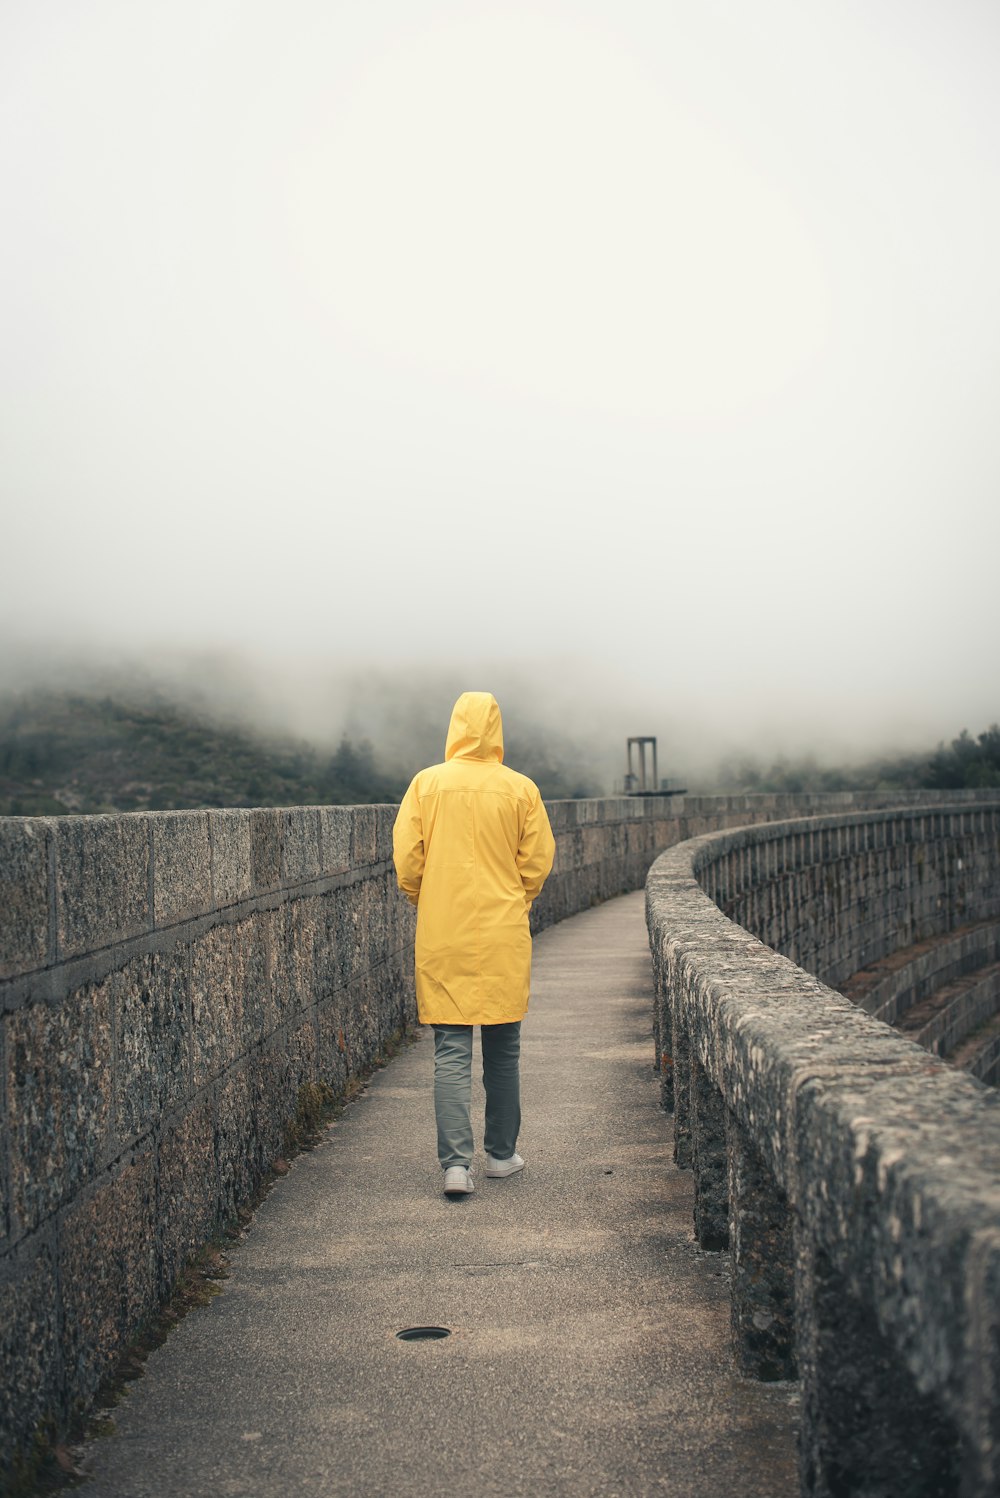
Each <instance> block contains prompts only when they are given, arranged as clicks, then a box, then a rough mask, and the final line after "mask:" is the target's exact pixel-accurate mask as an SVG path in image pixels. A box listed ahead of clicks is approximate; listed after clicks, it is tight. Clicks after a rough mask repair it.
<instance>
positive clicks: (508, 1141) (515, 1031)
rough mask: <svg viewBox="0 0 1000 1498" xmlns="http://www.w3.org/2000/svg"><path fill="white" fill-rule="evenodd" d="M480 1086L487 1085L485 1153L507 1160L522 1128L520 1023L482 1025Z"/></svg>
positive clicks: (497, 1158)
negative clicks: (481, 1074) (481, 1082)
mask: <svg viewBox="0 0 1000 1498" xmlns="http://www.w3.org/2000/svg"><path fill="white" fill-rule="evenodd" d="M481 1034H482V1041H483V1085H484V1086H485V1088H486V1137H485V1138H484V1140H483V1143H484V1145H485V1146H486V1153H487V1154H488V1155H492V1156H493V1158H494V1159H495V1160H509V1159H510V1158H511V1156H512V1155H513V1153H514V1149H515V1146H516V1145H517V1135H518V1130H519V1129H520V1127H521V1074H520V1064H519V1063H520V1056H521V1024H520V1021H519V1020H518V1021H515V1022H514V1023H513V1024H509V1025H483V1026H482V1030H481Z"/></svg>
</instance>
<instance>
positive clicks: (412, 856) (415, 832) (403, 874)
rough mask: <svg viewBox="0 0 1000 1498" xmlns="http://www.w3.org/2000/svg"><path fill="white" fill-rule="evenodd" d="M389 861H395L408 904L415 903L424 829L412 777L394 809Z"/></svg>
mask: <svg viewBox="0 0 1000 1498" xmlns="http://www.w3.org/2000/svg"><path fill="white" fill-rule="evenodd" d="M392 861H393V863H394V864H395V865H396V879H397V881H398V883H399V887H400V889H401V890H402V891H403V894H404V895H405V896H406V898H407V899H408V900H409V902H410V904H411V905H416V903H417V901H418V899H419V898H420V884H421V880H422V879H423V877H424V829H423V824H422V822H421V817H420V800H419V798H418V796H417V782H416V777H414V779H413V780H411V781H410V785H409V789H408V790H407V792H406V795H405V796H404V797H403V799H402V801H401V802H400V807H399V811H398V812H397V813H396V821H395V823H394V824H393V829H392Z"/></svg>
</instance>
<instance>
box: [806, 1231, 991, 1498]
mask: <svg viewBox="0 0 1000 1498" xmlns="http://www.w3.org/2000/svg"><path fill="white" fill-rule="evenodd" d="M795 1262H796V1279H795V1306H796V1355H797V1362H798V1368H799V1376H800V1378H801V1380H802V1430H801V1436H800V1441H799V1462H800V1482H801V1492H802V1493H803V1494H807V1495H809V1498H846V1495H848V1494H851V1495H853V1494H857V1495H859V1498H863V1495H868V1494H872V1495H874V1494H878V1498H959V1495H960V1494H963V1493H965V1492H969V1493H970V1494H973V1493H975V1494H976V1498H979V1494H980V1492H981V1493H982V1498H985V1492H986V1490H985V1489H982V1490H980V1489H978V1488H976V1487H968V1488H966V1487H965V1486H963V1483H962V1476H961V1468H962V1460H961V1446H960V1442H959V1440H958V1436H957V1432H956V1430H955V1428H954V1427H953V1425H952V1424H951V1422H950V1421H949V1420H948V1419H947V1417H946V1416H945V1415H944V1413H943V1411H942V1408H941V1403H940V1400H939V1399H938V1398H936V1397H935V1396H934V1395H933V1394H930V1395H926V1394H921V1393H920V1391H919V1390H918V1389H917V1386H916V1383H915V1381H914V1379H913V1378H912V1376H911V1375H910V1374H909V1372H908V1370H907V1368H906V1366H905V1364H903V1363H902V1361H901V1359H900V1356H899V1352H898V1350H897V1349H895V1348H894V1347H893V1346H892V1344H891V1342H889V1340H888V1339H887V1338H886V1337H884V1336H883V1334H882V1333H881V1331H880V1330H879V1326H878V1317H877V1313H876V1309H875V1305H874V1303H873V1302H872V1301H871V1299H870V1298H869V1297H868V1296H865V1295H862V1294H859V1293H858V1291H857V1288H856V1287H855V1286H853V1285H852V1284H851V1283H850V1282H849V1281H848V1279H847V1277H846V1276H845V1275H844V1274H843V1273H841V1272H840V1271H839V1270H838V1268H837V1266H836V1265H835V1264H834V1263H833V1261H832V1260H831V1258H830V1257H829V1255H828V1254H827V1253H825V1252H824V1251H823V1250H822V1249H821V1248H819V1247H818V1246H817V1244H816V1243H815V1242H814V1241H813V1240H812V1238H811V1235H810V1234H809V1233H808V1231H807V1230H806V1229H796V1248H795Z"/></svg>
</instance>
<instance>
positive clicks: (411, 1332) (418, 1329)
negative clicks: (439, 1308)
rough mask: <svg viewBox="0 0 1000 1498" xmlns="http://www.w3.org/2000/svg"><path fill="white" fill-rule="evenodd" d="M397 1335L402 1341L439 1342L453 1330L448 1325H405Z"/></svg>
mask: <svg viewBox="0 0 1000 1498" xmlns="http://www.w3.org/2000/svg"><path fill="white" fill-rule="evenodd" d="M396 1336H397V1337H398V1338H399V1340H400V1341H401V1342H439V1341H440V1340H441V1338H442V1337H450V1336H451V1332H450V1331H449V1329H448V1327H446V1326H404V1327H403V1330H402V1331H401V1332H397V1333H396Z"/></svg>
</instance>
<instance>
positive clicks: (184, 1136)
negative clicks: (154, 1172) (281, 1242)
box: [157, 1102, 219, 1295]
mask: <svg viewBox="0 0 1000 1498" xmlns="http://www.w3.org/2000/svg"><path fill="white" fill-rule="evenodd" d="M218 1191H219V1186H218V1173H217V1170H216V1164H215V1124H214V1120H213V1117H212V1105H211V1103H210V1102H203V1103H201V1104H199V1105H198V1107H196V1108H194V1109H192V1111H191V1112H190V1113H189V1114H187V1115H186V1117H184V1118H183V1119H181V1121H180V1122H179V1123H177V1124H175V1125H174V1126H173V1127H171V1128H169V1129H167V1130H166V1131H165V1133H164V1135H163V1137H162V1138H161V1140H160V1148H159V1207H158V1211H159V1232H160V1238H159V1252H158V1256H157V1281H158V1283H157V1293H158V1294H159V1295H165V1294H167V1292H168V1291H169V1290H170V1287H171V1286H172V1285H173V1283H174V1281H175V1280H176V1278H177V1275H178V1273H179V1272H180V1270H181V1269H182V1268H183V1267H184V1264H185V1263H186V1262H187V1260H188V1259H189V1258H190V1257H191V1255H192V1254H193V1253H194V1252H195V1250H196V1249H198V1248H199V1247H200V1246H201V1244H202V1243H203V1242H204V1241H205V1239H206V1238H207V1237H208V1235H209V1233H210V1232H211V1230H212V1227H213V1225H214V1222H215V1219H216V1216H217V1213H218V1206H219V1202H218Z"/></svg>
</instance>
